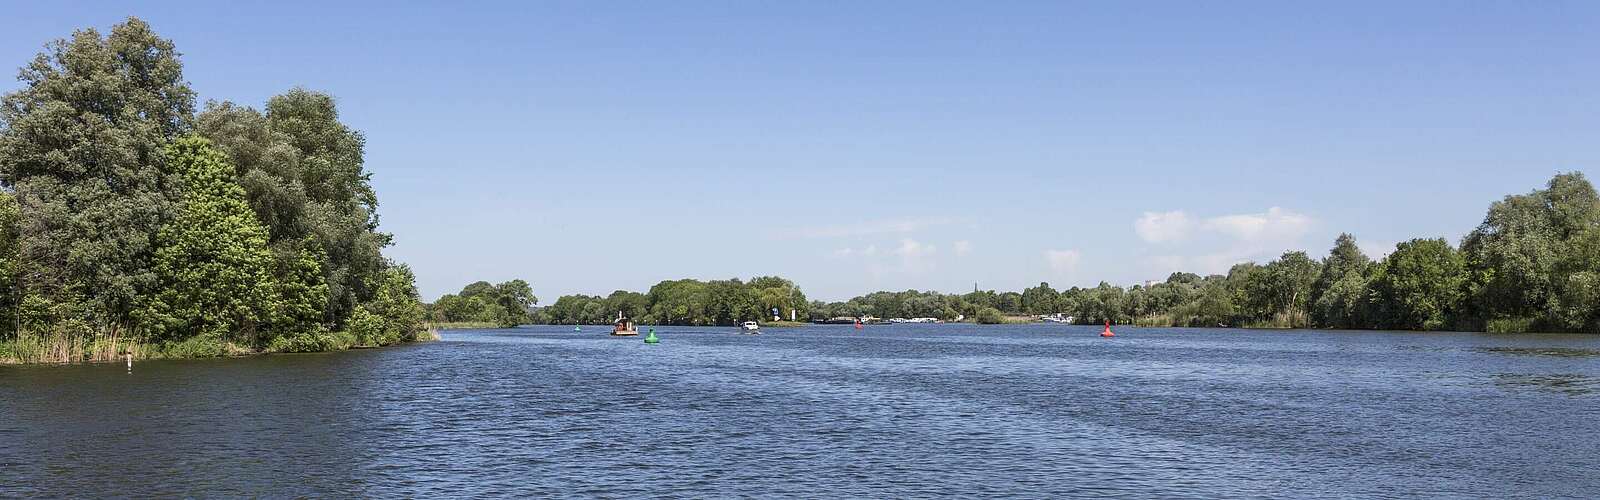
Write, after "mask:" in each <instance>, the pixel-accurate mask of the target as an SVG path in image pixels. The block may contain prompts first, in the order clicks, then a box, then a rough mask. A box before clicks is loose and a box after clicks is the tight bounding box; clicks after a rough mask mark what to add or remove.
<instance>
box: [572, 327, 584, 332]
mask: <svg viewBox="0 0 1600 500" xmlns="http://www.w3.org/2000/svg"><path fill="white" fill-rule="evenodd" d="M572 331H574V332H581V331H583V327H581V326H574V327H572Z"/></svg>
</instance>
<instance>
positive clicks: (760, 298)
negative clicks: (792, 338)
mask: <svg viewBox="0 0 1600 500" xmlns="http://www.w3.org/2000/svg"><path fill="white" fill-rule="evenodd" d="M809 308H810V304H809V303H807V301H806V295H805V293H804V292H801V291H800V287H799V286H796V285H795V284H794V282H793V281H789V280H787V279H784V278H780V277H777V276H761V277H757V278H753V279H751V280H750V281H749V282H744V281H741V280H739V279H726V280H711V281H699V280H692V279H683V280H669V281H663V282H660V283H657V284H656V285H655V286H652V287H650V290H649V291H648V292H646V293H639V292H630V291H626V290H617V291H615V292H612V293H611V294H610V295H608V296H604V297H601V296H598V295H594V296H589V295H566V296H562V297H561V298H558V299H556V301H555V303H554V304H551V305H549V306H547V307H545V308H543V309H540V310H539V312H538V314H537V315H536V317H535V320H536V322H539V323H545V324H557V325H593V324H607V323H610V322H611V321H612V320H614V319H616V317H617V314H619V313H620V314H622V315H624V316H627V317H630V318H633V319H634V320H635V321H637V322H639V323H646V324H656V325H703V326H709V325H724V326H726V325H737V324H739V323H742V322H745V321H766V320H770V319H772V310H773V309H777V310H778V311H779V313H778V315H779V316H780V317H781V318H782V319H785V320H787V319H789V317H790V315H791V313H792V314H793V315H794V317H796V318H798V319H800V320H802V321H803V320H805V319H806V318H808V317H809V316H810V315H811V312H810V310H809Z"/></svg>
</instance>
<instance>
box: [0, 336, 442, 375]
mask: <svg viewBox="0 0 1600 500" xmlns="http://www.w3.org/2000/svg"><path fill="white" fill-rule="evenodd" d="M329 337H330V338H331V337H339V336H329ZM324 340H327V339H324ZM439 340H441V337H440V335H439V330H438V329H434V328H429V329H427V330H423V331H422V332H420V333H418V334H417V335H416V337H415V338H413V339H411V340H406V341H401V342H396V343H392V344H355V343H349V344H345V343H338V344H328V345H326V346H323V347H325V348H321V349H298V348H297V347H303V346H293V347H296V348H289V349H283V348H281V347H286V346H279V347H280V349H274V348H272V347H271V346H268V347H264V348H260V349H256V348H251V347H247V346H242V345H239V344H234V343H232V342H208V341H204V340H199V339H194V338H191V339H190V340H187V341H184V342H165V343H157V344H152V343H141V342H126V343H124V342H119V341H115V340H113V341H110V342H98V341H97V342H84V343H79V342H81V339H32V338H30V339H12V340H6V341H0V366H49V365H90V364H103V363H122V362H125V361H126V359H127V358H126V357H125V355H127V354H132V355H133V359H134V360H135V361H156V360H164V359H207V358H247V357H254V356H270V355H273V354H305V353H317V352H341V351H353V350H358V349H381V348H384V347H394V346H400V345H407V344H419V343H423V342H436V341H439ZM36 341H37V342H38V343H35V342H36ZM30 343H31V344H32V345H28V344H30ZM24 349H26V350H28V351H27V352H24V351H23V350H24Z"/></svg>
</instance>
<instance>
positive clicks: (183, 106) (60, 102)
mask: <svg viewBox="0 0 1600 500" xmlns="http://www.w3.org/2000/svg"><path fill="white" fill-rule="evenodd" d="M18 79H19V80H21V82H22V88H21V89H20V90H17V91H16V92H13V93H10V94H6V95H5V96H4V97H3V98H0V182H3V184H4V186H5V187H6V188H9V189H11V190H13V191H14V192H15V193H16V196H17V199H18V201H19V211H20V213H21V221H22V222H21V227H20V230H19V233H20V235H21V241H20V249H19V257H18V260H19V261H20V263H21V265H22V266H24V267H26V268H28V269H29V270H30V271H29V273H27V275H26V276H24V279H23V280H21V281H22V282H21V287H22V288H23V290H24V292H25V293H26V294H29V295H32V296H36V297H38V299H39V300H37V301H34V303H36V304H41V307H43V308H46V309H48V312H46V313H44V316H43V318H44V321H45V322H46V323H49V324H44V325H40V326H43V327H51V326H52V325H54V324H56V323H58V322H60V321H63V320H67V319H72V320H75V321H76V322H79V323H81V324H85V325H88V326H89V327H90V328H92V329H94V330H97V331H111V330H116V329H119V328H122V327H124V326H127V323H128V321H129V317H130V314H131V313H132V312H133V310H134V309H135V307H136V304H137V302H138V300H139V297H140V296H141V295H143V294H145V293H148V292H149V291H151V290H152V289H153V288H154V287H155V286H156V285H157V279H156V273H155V272H154V268H153V265H152V262H153V257H154V254H155V236H156V232H157V230H158V228H160V227H161V226H162V224H163V222H165V220H166V219H167V218H168V217H170V216H171V213H172V210H173V205H174V202H175V200H176V199H177V196H178V195H177V192H176V190H175V186H174V185H175V184H176V181H175V175H174V174H175V172H173V170H172V169H171V168H169V167H168V166H167V165H166V163H165V161H166V160H165V158H166V157H165V155H164V154H163V153H162V151H163V147H164V145H165V144H166V142H167V141H168V140H170V139H172V138H174V137H177V136H178V135H180V134H182V133H184V132H185V131H187V130H188V129H189V128H190V126H191V123H192V120H193V113H194V92H193V91H192V90H190V88H189V85H188V84H187V83H186V82H184V80H183V65H182V63H181V62H180V61H179V58H178V52H177V51H176V50H175V49H174V47H173V45H172V42H170V41H168V40H165V39H162V38H160V37H158V36H156V34H155V33H154V32H152V31H151V29H150V26H149V25H147V24H145V22H144V21H140V20H139V19H135V18H129V19H128V20H126V21H124V22H122V23H120V24H117V25H115V26H113V27H112V28H111V32H110V33H109V35H106V36H101V34H100V33H99V32H98V31H96V30H94V29H84V30H79V31H76V32H74V33H73V34H72V37H71V38H69V39H65V40H57V41H55V42H53V43H51V44H49V45H48V46H47V47H46V50H45V52H43V53H41V54H39V55H38V56H37V57H35V58H34V59H33V61H32V62H30V63H29V64H28V65H27V66H26V67H24V68H23V69H22V71H21V73H20V75H19V76H18Z"/></svg>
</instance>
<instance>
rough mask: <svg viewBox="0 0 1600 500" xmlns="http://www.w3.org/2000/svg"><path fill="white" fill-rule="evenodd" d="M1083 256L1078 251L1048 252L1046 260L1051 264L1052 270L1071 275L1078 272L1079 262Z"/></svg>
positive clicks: (1045, 253) (1045, 255) (1045, 256)
mask: <svg viewBox="0 0 1600 500" xmlns="http://www.w3.org/2000/svg"><path fill="white" fill-rule="evenodd" d="M1082 258H1083V255H1082V254H1080V253H1078V251H1077V250H1046V251H1045V252H1044V259H1045V261H1046V262H1049V263H1050V270H1051V271H1055V272H1057V273H1071V272H1074V271H1077V270H1078V261H1080V260H1082Z"/></svg>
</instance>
